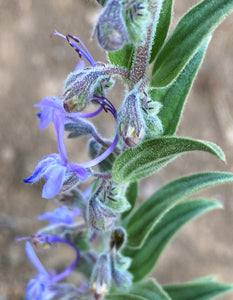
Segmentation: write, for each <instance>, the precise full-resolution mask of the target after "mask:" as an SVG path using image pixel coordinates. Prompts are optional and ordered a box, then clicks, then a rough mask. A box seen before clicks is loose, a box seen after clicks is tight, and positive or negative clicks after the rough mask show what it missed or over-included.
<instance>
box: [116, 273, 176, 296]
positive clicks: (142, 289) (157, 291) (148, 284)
mask: <svg viewBox="0 0 233 300" xmlns="http://www.w3.org/2000/svg"><path fill="white" fill-rule="evenodd" d="M130 293H132V294H135V295H138V296H142V297H145V298H146V299H148V300H171V298H170V297H169V296H168V294H167V293H166V292H165V291H164V290H163V288H162V287H161V286H160V285H159V284H158V283H157V282H156V281H155V280H154V279H152V278H149V279H147V280H145V281H143V282H139V283H135V284H134V285H133V286H132V288H131V290H130ZM119 299H120V298H119ZM122 299H123V298H122Z"/></svg>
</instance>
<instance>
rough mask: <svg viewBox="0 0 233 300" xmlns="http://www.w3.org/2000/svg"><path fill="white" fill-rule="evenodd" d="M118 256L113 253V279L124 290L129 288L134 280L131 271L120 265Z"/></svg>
mask: <svg viewBox="0 0 233 300" xmlns="http://www.w3.org/2000/svg"><path fill="white" fill-rule="evenodd" d="M117 259H118V258H117V256H116V255H113V256H112V257H111V266H112V280H113V283H114V284H115V286H116V287H118V288H119V289H122V290H126V289H128V288H129V287H130V286H131V284H132V280H133V276H132V274H131V273H129V272H128V271H126V270H125V269H124V268H120V267H118V266H117V265H118V262H117Z"/></svg>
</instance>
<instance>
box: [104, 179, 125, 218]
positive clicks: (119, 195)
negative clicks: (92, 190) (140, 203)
mask: <svg viewBox="0 0 233 300" xmlns="http://www.w3.org/2000/svg"><path fill="white" fill-rule="evenodd" d="M126 188H127V184H126V185H123V184H122V185H118V184H116V183H114V182H113V181H112V180H110V181H109V182H108V184H107V185H106V186H105V187H104V189H103V192H102V194H101V196H102V198H101V200H102V201H103V203H104V204H105V205H106V206H108V207H110V208H111V209H112V210H113V211H115V212H117V213H122V212H125V211H126V210H128V209H130V207H131V205H130V203H129V202H128V200H127V198H126V196H125V194H126Z"/></svg>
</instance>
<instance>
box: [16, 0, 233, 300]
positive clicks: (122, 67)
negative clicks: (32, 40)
mask: <svg viewBox="0 0 233 300" xmlns="http://www.w3.org/2000/svg"><path fill="white" fill-rule="evenodd" d="M97 2H98V3H99V4H100V5H101V6H102V12H101V14H100V16H99V19H98V21H97V23H96V25H95V29H94V32H95V33H96V35H97V38H98V41H99V44H100V46H101V47H102V48H103V49H105V50H107V51H108V58H109V62H108V63H103V62H98V61H96V60H95V59H94V58H93V56H92V55H91V53H90V52H89V50H88V49H87V47H86V46H85V44H84V43H83V42H82V41H81V40H80V39H79V38H78V37H76V36H73V35H70V34H68V35H63V34H61V33H59V32H57V31H55V32H54V33H53V35H56V36H59V37H61V38H62V39H65V40H66V41H67V42H68V44H69V45H70V46H71V47H72V48H73V49H74V50H75V51H76V52H77V53H78V55H79V58H80V60H79V62H78V64H77V66H76V67H75V68H74V70H72V72H70V74H69V75H68V76H67V79H66V80H65V84H64V88H63V96H62V97H61V98H58V97H56V96H54V97H45V98H44V99H43V100H42V101H41V102H40V103H38V104H36V105H35V106H36V107H37V108H39V109H40V112H39V114H38V117H39V119H40V124H39V128H40V129H41V130H45V129H46V128H47V127H48V126H49V125H50V124H51V123H52V124H53V126H54V128H55V131H56V135H57V146H58V151H57V153H52V154H49V155H47V156H45V157H44V158H42V160H41V161H40V162H39V163H38V164H37V166H36V168H35V170H34V172H33V174H32V175H31V176H30V177H29V178H27V179H25V182H27V183H35V182H37V181H38V180H40V179H43V180H45V183H44V186H43V190H42V197H43V198H47V199H50V198H54V197H56V203H57V204H58V208H56V209H55V210H54V211H52V212H45V213H44V214H42V215H40V216H38V219H39V220H42V221H48V223H49V224H48V225H47V226H45V227H42V228H41V229H40V230H39V231H38V232H36V233H35V234H32V235H31V236H26V237H22V238H18V239H17V240H18V241H21V240H26V253H27V255H28V257H29V260H30V261H31V263H32V264H33V265H34V266H35V268H36V270H37V274H36V276H35V277H34V278H33V279H32V280H31V281H30V282H29V284H28V286H27V298H26V299H27V300H76V299H80V300H102V299H104V298H105V299H152V298H153V299H167V300H169V299H180V298H182V299H189V298H190V295H192V299H199V298H200V295H202V294H203V291H204V294H205V296H206V297H207V298H208V299H212V298H213V297H216V296H218V295H219V294H222V293H225V292H227V291H230V290H233V287H232V286H230V285H226V284H225V285H221V284H219V283H214V282H213V279H212V278H211V279H209V278H208V280H206V278H204V279H203V278H202V279H198V280H195V281H192V282H191V283H188V284H184V285H183V284H182V285H178V286H174V287H171V286H165V287H162V286H160V285H159V284H158V283H157V282H155V281H153V280H150V279H149V280H148V279H147V280H144V278H145V277H146V276H147V275H148V274H149V273H150V272H151V271H152V269H153V267H154V265H155V264H156V262H157V260H158V258H159V256H160V255H161V252H162V250H163V249H164V248H165V246H166V244H167V243H168V241H169V240H170V239H171V238H172V236H173V235H174V234H175V233H176V232H177V231H178V229H179V228H180V227H181V226H182V225H183V224H185V223H187V222H188V221H189V220H191V219H192V218H194V217H195V216H198V215H199V214H200V213H203V212H206V211H208V210H211V209H213V208H219V203H216V202H215V201H210V200H207V199H198V200H189V201H185V202H183V203H180V201H181V199H183V198H184V197H185V196H187V195H190V194H191V193H192V192H196V191H198V190H200V189H202V188H203V187H207V186H210V185H213V184H216V183H224V182H229V181H233V174H230V173H223V172H222V173H220V172H212V173H211V172H209V173H202V174H201V173H199V174H194V175H191V176H187V177H183V178H180V179H178V180H175V181H173V182H170V183H168V184H167V185H166V186H164V187H162V188H161V189H159V190H158V191H156V192H155V193H154V194H153V195H152V196H150V197H149V198H148V199H147V200H145V202H144V203H143V205H142V206H139V207H137V204H136V201H137V187H138V183H137V181H138V180H139V179H142V178H144V177H146V176H149V175H150V174H152V173H154V172H156V171H157V170H159V169H161V168H162V167H164V166H165V165H167V164H168V163H170V162H171V161H173V160H174V159H175V158H177V157H178V156H179V155H181V154H182V153H185V152H187V151H193V150H203V151H206V152H209V153H211V154H214V155H216V156H217V157H218V158H221V159H222V160H224V159H225V157H224V154H223V152H222V150H221V149H220V148H219V147H218V146H217V145H215V144H213V143H210V142H206V141H200V140H194V139H189V138H183V137H178V136H172V135H173V134H175V131H176V129H177V127H178V125H179V121H180V117H181V115H182V111H183V107H184V104H185V101H186V97H187V93H188V91H189V89H190V88H191V85H192V83H193V80H194V78H195V76H196V74H197V70H198V68H199V66H200V64H201V62H202V60H203V57H204V54H205V50H206V48H207V45H208V42H209V41H210V38H209V37H208V35H209V34H211V31H212V30H213V28H214V27H215V26H216V24H217V22H220V20H222V19H223V18H224V16H225V15H226V14H227V13H228V12H229V10H230V6H232V4H230V2H232V1H227V0H224V1H223V0H221V1H220V0H219V1H209V0H203V1H202V2H201V3H200V5H199V4H198V5H197V6H196V7H194V8H193V9H192V10H190V11H189V13H188V14H186V15H185V16H184V17H183V19H182V20H181V21H180V23H179V24H178V25H177V27H176V29H175V31H174V34H173V35H171V38H169V39H168V40H167V41H166V40H165V39H166V34H167V32H168V29H169V24H170V17H171V15H172V1H163V0H158V1H157V0H156V1H154V0H97ZM221 2H222V3H221ZM223 2H224V3H223ZM232 8H233V6H232ZM210 11H211V12H213V14H209V12H210ZM209 15H210V17H208V16H209ZM190 16H191V17H190ZM193 16H195V20H192V18H193ZM203 20H205V22H203ZM206 20H207V21H206ZM199 23H200V24H201V26H200V28H198V26H199ZM197 33H198V34H197ZM187 37H188V38H187ZM195 45H196V46H195ZM116 50H120V51H116ZM154 61H155V62H154ZM86 63H87V65H86ZM151 63H153V67H152V68H151V67H150V64H151ZM116 77H117V79H120V80H121V81H122V83H123V84H124V87H125V89H124V92H125V95H124V99H123V101H122V102H119V101H118V103H117V104H116V107H117V108H116V107H115V106H114V105H113V103H112V102H111V101H110V97H109V94H110V93H109V89H110V88H113V87H114V83H115V79H116ZM118 99H119V97H118ZM88 106H90V107H89V110H88V111H86V108H87V107H88ZM118 107H119V109H118ZM106 113H109V114H111V116H112V117H113V121H114V125H115V132H114V134H113V136H112V138H110V139H106V138H105V137H103V136H101V135H100V134H99V132H98V130H97V129H96V127H95V126H94V124H93V123H92V122H91V121H90V120H91V119H92V118H94V117H95V116H97V115H101V116H102V118H104V116H105V114H106ZM66 135H67V138H70V139H74V138H78V137H80V136H86V137H87V139H88V143H87V154H88V156H89V157H90V160H88V161H86V162H82V163H80V162H76V161H70V160H69V157H68V155H67V150H66V143H65V141H66ZM168 135H170V136H168ZM54 244H56V245H57V244H64V245H66V247H71V248H72V249H73V250H74V252H75V258H74V261H73V262H72V263H71V264H70V265H69V266H68V267H66V266H61V265H60V266H59V268H58V266H55V268H56V269H57V270H59V272H57V271H55V270H47V268H45V267H44V266H43V264H42V263H41V261H40V259H39V257H38V256H37V254H36V248H40V250H42V251H43V250H45V249H47V250H48V249H50V248H51V247H53V246H54ZM61 270H63V271H61ZM72 272H79V273H81V274H82V276H80V277H81V279H83V281H82V282H80V283H77V282H75V283H74V284H71V283H67V282H66V280H67V276H69V275H70V274H71V273H72ZM81 279H80V280H81ZM142 279H143V281H142Z"/></svg>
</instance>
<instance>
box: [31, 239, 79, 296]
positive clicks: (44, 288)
mask: <svg viewBox="0 0 233 300" xmlns="http://www.w3.org/2000/svg"><path fill="white" fill-rule="evenodd" d="M29 238H30V237H29ZM33 239H34V240H35V239H37V240H38V242H39V243H45V242H46V243H49V244H53V243H65V244H68V245H70V246H71V247H73V248H74V249H75V251H76V259H75V261H74V262H73V263H72V265H70V267H69V268H67V269H66V270H64V271H63V272H61V273H59V274H56V272H55V271H50V272H48V271H47V270H46V269H45V268H44V266H43V265H42V263H41V262H40V260H39V258H38V257H37V255H36V253H35V251H34V249H33V247H32V246H31V244H30V243H29V242H26V253H27V255H28V257H29V259H30V261H31V262H32V264H33V265H34V266H35V268H36V269H37V270H38V274H37V275H36V276H35V278H33V279H31V280H30V282H29V284H28V286H27V299H28V300H29V299H30V300H32V299H33V300H44V299H51V296H52V295H54V291H53V290H54V287H56V285H58V282H59V281H60V280H62V279H64V278H66V277H67V276H68V275H69V274H70V273H71V272H72V271H73V270H74V269H75V268H76V266H77V265H78V262H79V258H80V254H79V250H78V249H77V247H76V246H75V245H74V244H73V243H71V242H70V241H67V240H65V239H62V238H59V237H56V236H52V235H45V234H44V235H43V234H40V235H38V236H34V237H33ZM58 290H59V289H58Z"/></svg>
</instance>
